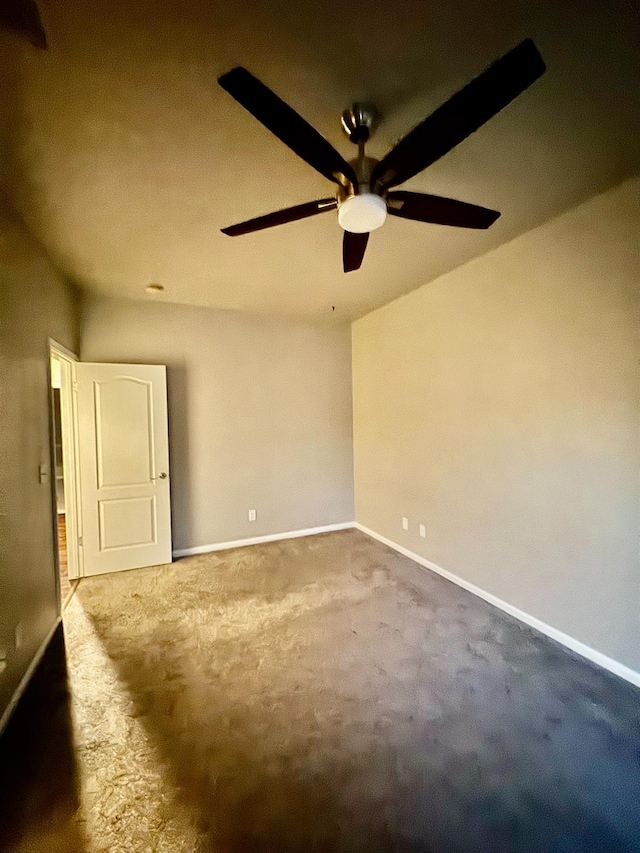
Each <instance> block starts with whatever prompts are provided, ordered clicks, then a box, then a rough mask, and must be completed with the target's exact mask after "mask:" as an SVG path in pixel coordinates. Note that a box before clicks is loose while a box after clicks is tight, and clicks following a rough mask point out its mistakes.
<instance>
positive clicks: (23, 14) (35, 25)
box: [0, 0, 47, 50]
mask: <svg viewBox="0 0 640 853" xmlns="http://www.w3.org/2000/svg"><path fill="white" fill-rule="evenodd" d="M0 26H2V27H6V29H8V30H13V31H14V32H16V33H18V34H19V35H21V36H24V37H25V38H26V39H28V40H29V41H30V42H31V44H32V45H33V46H34V47H39V48H41V49H42V50H46V49H47V37H46V35H45V32H44V29H43V27H42V21H41V20H40V12H39V11H38V7H37V6H36V4H35V2H34V0H2V2H0Z"/></svg>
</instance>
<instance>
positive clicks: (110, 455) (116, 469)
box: [76, 363, 171, 575]
mask: <svg viewBox="0 0 640 853" xmlns="http://www.w3.org/2000/svg"><path fill="white" fill-rule="evenodd" d="M76 381H77V395H78V397H77V403H78V450H79V452H78V455H79V459H80V492H81V496H80V517H81V527H82V530H81V536H82V557H83V560H82V562H83V574H84V575H97V574H102V573H104V572H119V571H123V570H124V569H136V568H140V567H141V566H154V565H159V564H162V563H170V562H171V507H170V503H169V443H168V429H167V382H166V368H165V367H164V366H161V365H149V364H86V363H79V364H77V365H76Z"/></svg>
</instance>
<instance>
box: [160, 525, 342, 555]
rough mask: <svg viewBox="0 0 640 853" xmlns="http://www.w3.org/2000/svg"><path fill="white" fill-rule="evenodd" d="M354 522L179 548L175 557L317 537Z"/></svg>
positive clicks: (174, 553) (175, 552)
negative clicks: (282, 540)
mask: <svg viewBox="0 0 640 853" xmlns="http://www.w3.org/2000/svg"><path fill="white" fill-rule="evenodd" d="M354 526H355V524H354V522H353V521H343V522H340V524H325V525H324V526H323V527H307V528H306V529H305V530H287V531H285V532H284V533H269V534H267V535H266V536H253V537H252V538H250V539H234V540H233V541H231V542H216V543H214V544H213V545H196V546H195V548H179V549H178V550H176V551H174V552H173V556H174V557H191V556H193V555H194V554H208V553H209V552H210V551H226V550H227V549H229V548H242V547H244V546H245V545H260V544H261V543H263V542H278V541H279V540H280V539H298V538H300V537H301V536H316V535H317V534H318V533H331V532H332V531H334V530H349V529H350V528H351V527H354Z"/></svg>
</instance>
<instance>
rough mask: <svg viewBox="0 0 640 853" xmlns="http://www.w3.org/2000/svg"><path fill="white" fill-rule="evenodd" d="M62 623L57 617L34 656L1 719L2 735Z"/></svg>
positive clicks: (60, 618) (59, 617)
mask: <svg viewBox="0 0 640 853" xmlns="http://www.w3.org/2000/svg"><path fill="white" fill-rule="evenodd" d="M60 622H62V617H61V616H58V617H56V621H55V622H54V623H53V626H52V627H51V630H50V631H49V633H48V634H47V636H46V637H45V638H44V640H43V641H42V643H41V645H40V648H39V649H38V651H37V652H36V653H35V655H34V656H33V660H32V661H31V663H30V664H29V666H28V667H27V671H26V672H25V674H24V675H23V676H22V678H21V679H20V684H18V686H17V687H16V690H15V693H14V694H13V696H12V697H11V700H10V701H9V704H8V705H7V707H6V708H5V709H4V713H3V714H2V717H0V735H1V734H2V732H3V731H4V730H5V728H6V725H7V723H8V722H9V719H10V717H11V715H12V714H13V712H14V711H15V709H16V705H17V704H18V702H19V701H20V699H21V698H22V694H23V693H24V691H25V690H26V689H27V686H28V684H29V682H30V681H31V678H32V676H33V673H34V672H35V671H36V669H37V668H38V664H39V663H40V661H41V660H42V658H43V657H44V653H45V652H46V650H47V646H48V645H49V643H50V642H51V639H52V637H53V635H54V634H55V632H56V630H57V628H58V625H59V624H60Z"/></svg>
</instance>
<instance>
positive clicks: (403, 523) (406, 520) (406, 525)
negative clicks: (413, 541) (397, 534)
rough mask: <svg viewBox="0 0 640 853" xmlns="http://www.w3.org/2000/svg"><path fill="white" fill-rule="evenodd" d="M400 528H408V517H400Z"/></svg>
mask: <svg viewBox="0 0 640 853" xmlns="http://www.w3.org/2000/svg"><path fill="white" fill-rule="evenodd" d="M402 529H403V530H408V529H409V519H408V518H404V517H403V518H402Z"/></svg>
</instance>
